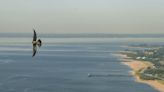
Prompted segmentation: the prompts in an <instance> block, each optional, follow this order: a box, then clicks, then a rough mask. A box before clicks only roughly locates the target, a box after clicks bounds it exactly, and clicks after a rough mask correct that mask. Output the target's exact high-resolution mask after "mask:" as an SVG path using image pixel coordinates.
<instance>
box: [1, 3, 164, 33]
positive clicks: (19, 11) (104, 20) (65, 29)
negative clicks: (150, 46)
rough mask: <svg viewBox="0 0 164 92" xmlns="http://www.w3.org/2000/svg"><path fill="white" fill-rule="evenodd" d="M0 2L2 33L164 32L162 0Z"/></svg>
mask: <svg viewBox="0 0 164 92" xmlns="http://www.w3.org/2000/svg"><path fill="white" fill-rule="evenodd" d="M0 1H1V3H0V13H1V15H0V25H1V27H0V33H4V32H11V33H12V32H21V33H30V32H31V31H32V28H35V29H36V30H37V31H38V32H39V33H109V34H127V33H129V34H154V33H157V34H160V33H162V34H164V31H163V29H164V26H163V24H164V20H163V19H164V12H163V9H164V6H163V4H164V1H163V0H60V1H59V0H46V1H45V0H27V1H26V0H0Z"/></svg>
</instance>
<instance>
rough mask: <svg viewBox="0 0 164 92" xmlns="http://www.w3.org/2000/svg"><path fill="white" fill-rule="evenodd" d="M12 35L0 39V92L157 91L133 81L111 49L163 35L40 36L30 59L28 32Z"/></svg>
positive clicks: (158, 41)
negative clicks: (37, 45) (35, 51)
mask: <svg viewBox="0 0 164 92" xmlns="http://www.w3.org/2000/svg"><path fill="white" fill-rule="evenodd" d="M9 35H11V36H9ZM14 35H17V34H5V35H3V36H1V37H0V39H1V40H0V92H157V91H156V90H155V89H153V88H151V87H150V86H148V85H146V84H140V83H136V82H135V81H134V78H133V77H132V76H129V71H130V69H129V68H128V67H127V66H124V65H122V64H121V63H120V62H121V61H120V60H119V58H118V57H116V56H114V55H113V53H115V52H118V51H121V50H124V49H126V48H125V47H124V46H125V45H128V44H139V43H148V44H161V42H162V41H163V40H162V39H163V38H156V37H146V38H145V37H142V38H141V37H138V38H136V37H131V36H128V35H127V36H125V37H123V38H120V37H110V36H109V37H103V36H102V37H98V36H97V35H95V34H94V37H93V35H92V37H91V35H88V37H87V38H86V37H80V36H79V37H78V36H77V35H76V36H75V35H67V34H65V36H63V35H60V36H58V37H56V36H57V35H49V36H47V35H44V34H43V35H40V38H41V39H42V41H43V46H42V47H41V48H40V49H39V51H38V53H37V54H36V56H35V57H34V58H32V44H31V40H32V36H31V35H27V36H25V37H22V36H14ZM24 35H25V34H24ZM20 39H21V40H20ZM88 74H91V75H97V76H95V77H88Z"/></svg>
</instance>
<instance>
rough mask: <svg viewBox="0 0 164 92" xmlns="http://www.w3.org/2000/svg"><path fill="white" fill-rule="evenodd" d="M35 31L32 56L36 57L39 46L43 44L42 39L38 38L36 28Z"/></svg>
mask: <svg viewBox="0 0 164 92" xmlns="http://www.w3.org/2000/svg"><path fill="white" fill-rule="evenodd" d="M33 31H34V35H33V41H32V44H33V55H32V57H34V56H35V54H36V52H37V46H38V47H41V46H42V41H41V40H40V39H38V40H37V34H36V32H35V29H33Z"/></svg>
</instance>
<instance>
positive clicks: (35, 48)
mask: <svg viewBox="0 0 164 92" xmlns="http://www.w3.org/2000/svg"><path fill="white" fill-rule="evenodd" d="M36 52H37V46H36V45H33V55H32V57H34V56H35V54H36Z"/></svg>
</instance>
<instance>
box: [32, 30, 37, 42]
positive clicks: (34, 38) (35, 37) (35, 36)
mask: <svg viewBox="0 0 164 92" xmlns="http://www.w3.org/2000/svg"><path fill="white" fill-rule="evenodd" d="M33 31H34V35H33V41H36V39H37V35H36V32H35V29H33Z"/></svg>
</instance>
